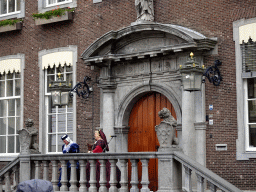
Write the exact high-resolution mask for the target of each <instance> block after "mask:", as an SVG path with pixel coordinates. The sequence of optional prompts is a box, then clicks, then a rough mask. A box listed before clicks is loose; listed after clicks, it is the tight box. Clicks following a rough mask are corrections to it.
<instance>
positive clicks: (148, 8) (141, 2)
mask: <svg viewBox="0 0 256 192" xmlns="http://www.w3.org/2000/svg"><path fill="white" fill-rule="evenodd" d="M135 9H136V12H137V21H154V4H153V0H135Z"/></svg>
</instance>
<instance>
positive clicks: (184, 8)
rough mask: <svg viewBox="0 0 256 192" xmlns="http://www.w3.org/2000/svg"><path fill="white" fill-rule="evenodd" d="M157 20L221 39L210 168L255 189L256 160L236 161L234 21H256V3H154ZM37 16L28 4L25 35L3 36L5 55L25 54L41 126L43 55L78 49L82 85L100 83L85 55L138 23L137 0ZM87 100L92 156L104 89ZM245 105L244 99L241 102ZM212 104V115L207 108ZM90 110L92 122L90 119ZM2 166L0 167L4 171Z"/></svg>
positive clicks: (85, 129)
mask: <svg viewBox="0 0 256 192" xmlns="http://www.w3.org/2000/svg"><path fill="white" fill-rule="evenodd" d="M154 9H155V21H156V22H158V23H164V24H176V25H181V26H184V27H187V28H190V29H193V30H195V31H197V32H199V33H202V34H203V35H205V36H207V37H217V38H218V55H214V56H207V57H205V65H206V67H207V66H211V65H213V63H214V61H215V59H219V60H221V61H222V66H220V71H221V74H222V76H223V81H222V82H221V84H220V86H214V85H213V84H210V83H209V82H208V80H206V114H210V113H212V114H213V120H214V125H212V126H210V125H208V126H207V129H206V166H207V167H208V168H209V169H210V170H212V171H213V172H215V173H217V174H218V175H220V176H221V177H223V178H224V179H226V180H228V181H229V182H231V183H232V184H234V185H235V186H237V187H238V188H240V189H244V190H255V189H256V180H255V172H256V160H255V159H250V160H247V161H237V160H236V139H237V106H236V102H237V101H236V65H235V44H234V41H233V26H232V25H233V22H234V21H236V20H239V19H243V18H246V19H248V18H253V17H256V2H255V1H252V0H248V1H240V0H229V1H224V0H223V1H221V0H212V1H207V0H194V1H191V0H175V1H174V0H154ZM36 12H37V1H29V2H28V1H27V2H26V5H25V18H24V21H23V28H22V30H21V31H14V32H6V33H1V34H0V57H2V56H7V55H15V54H18V53H22V54H25V69H24V77H25V78H24V106H23V108H24V120H25V119H27V118H32V119H33V120H34V123H35V125H34V126H35V127H39V78H38V76H39V70H41V69H40V68H39V66H38V52H39V51H41V50H44V49H53V48H59V47H67V46H69V45H76V46H77V47H78V62H77V73H76V76H77V81H82V80H83V77H84V76H85V75H88V76H91V77H92V81H94V82H95V81H96V77H98V76H99V69H97V68H96V69H95V70H94V71H92V70H90V67H88V66H86V65H85V64H84V63H83V61H82V59H80V56H81V54H82V53H83V52H84V50H86V49H87V48H88V46H89V45H90V44H92V43H93V42H94V41H95V40H96V39H97V38H99V37H101V36H102V35H104V34H105V33H107V32H109V31H111V30H118V29H121V28H123V27H127V26H129V25H130V24H131V23H132V22H134V21H135V20H136V12H135V8H134V0H103V2H102V3H98V4H93V2H92V0H89V1H88V0H84V1H78V2H77V8H76V9H75V14H74V20H73V21H64V22H60V23H54V24H48V25H42V26H36V25H35V21H34V20H33V18H32V16H31V15H32V13H36ZM93 88H94V93H93V94H92V97H90V98H89V99H88V100H86V101H85V100H83V99H81V98H79V97H78V98H77V119H76V121H77V143H78V144H79V145H80V147H81V152H87V147H86V143H92V137H93V133H92V130H91V127H99V126H100V96H99V95H100V94H99V88H98V87H97V84H96V83H95V84H94V85H93ZM241 102H242V101H241ZM210 104H212V105H213V107H214V108H213V111H209V108H208V106H209V105H210ZM86 112H92V113H93V120H86V118H85V116H86ZM223 143H225V144H227V146H228V150H227V151H216V150H215V144H223ZM2 164H3V163H1V164H0V168H1V167H2Z"/></svg>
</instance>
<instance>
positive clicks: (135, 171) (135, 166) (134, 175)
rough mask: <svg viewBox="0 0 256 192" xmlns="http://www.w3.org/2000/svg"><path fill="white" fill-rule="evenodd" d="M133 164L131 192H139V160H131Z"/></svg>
mask: <svg viewBox="0 0 256 192" xmlns="http://www.w3.org/2000/svg"><path fill="white" fill-rule="evenodd" d="M130 161H131V163H132V178H131V185H132V188H131V190H130V191H131V192H139V188H138V184H139V180H138V162H139V160H138V159H131V160H130Z"/></svg>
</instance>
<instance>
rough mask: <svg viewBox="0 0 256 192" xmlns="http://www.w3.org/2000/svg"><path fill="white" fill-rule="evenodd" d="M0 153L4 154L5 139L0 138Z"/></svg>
mask: <svg viewBox="0 0 256 192" xmlns="http://www.w3.org/2000/svg"><path fill="white" fill-rule="evenodd" d="M0 153H6V137H5V136H4V137H1V136H0Z"/></svg>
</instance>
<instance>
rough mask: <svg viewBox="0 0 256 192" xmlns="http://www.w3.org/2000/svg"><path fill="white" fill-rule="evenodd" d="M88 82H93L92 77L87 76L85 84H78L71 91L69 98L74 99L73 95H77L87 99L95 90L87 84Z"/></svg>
mask: <svg viewBox="0 0 256 192" xmlns="http://www.w3.org/2000/svg"><path fill="white" fill-rule="evenodd" d="M87 81H91V77H88V76H85V77H84V82H79V83H77V84H76V85H75V86H74V87H73V88H72V89H71V90H70V91H69V96H70V97H71V98H73V93H76V94H77V95H78V97H80V96H81V97H82V98H84V99H87V98H88V97H89V96H90V94H91V93H92V92H93V88H92V87H90V86H89V85H88V84H87Z"/></svg>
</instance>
